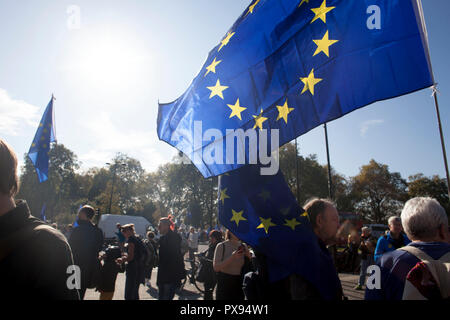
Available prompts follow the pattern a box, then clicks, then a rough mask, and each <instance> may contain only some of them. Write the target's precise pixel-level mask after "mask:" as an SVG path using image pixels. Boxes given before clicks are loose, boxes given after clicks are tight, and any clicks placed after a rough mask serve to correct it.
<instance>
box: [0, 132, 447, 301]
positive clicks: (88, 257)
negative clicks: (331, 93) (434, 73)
mask: <svg viewBox="0 0 450 320" xmlns="http://www.w3.org/2000/svg"><path fill="white" fill-rule="evenodd" d="M18 190H19V179H18V175H17V157H16V154H15V153H14V151H13V150H12V148H11V147H10V146H9V145H8V144H7V143H6V142H4V141H3V140H1V139H0V281H1V283H2V284H3V285H4V286H5V288H8V290H7V291H8V296H9V297H17V296H21V297H24V296H25V297H28V298H33V299H68V300H79V299H81V300H82V299H84V296H85V293H86V290H87V289H96V290H98V291H99V292H100V299H102V300H111V299H113V297H114V293H115V283H116V279H117V275H118V274H119V273H121V272H124V273H125V278H126V281H125V299H126V300H138V299H139V298H140V297H139V287H140V285H147V286H150V279H151V276H152V271H153V269H154V268H157V276H156V285H157V287H158V288H157V289H158V298H159V299H160V300H172V299H174V296H175V294H176V292H177V290H178V288H180V286H181V282H182V280H183V279H185V277H186V272H187V271H186V265H185V260H184V255H185V254H187V255H188V256H189V260H188V261H191V263H192V262H193V260H194V256H195V255H196V254H198V249H199V240H201V238H202V237H203V238H204V237H205V232H198V231H197V230H195V228H186V229H184V228H182V229H180V228H177V226H176V225H175V223H174V221H173V219H172V218H171V217H170V216H169V217H164V218H161V219H160V220H159V225H158V233H159V234H158V235H155V233H154V232H152V231H149V232H148V233H147V235H146V238H145V239H144V238H142V237H141V236H139V235H137V234H136V232H135V226H134V225H133V224H126V225H117V233H116V236H117V239H116V240H117V241H116V244H109V245H105V239H104V237H103V233H102V231H101V230H100V229H99V228H98V227H97V226H96V225H95V224H94V223H93V222H92V218H93V217H94V215H95V210H94V208H92V207H91V206H83V207H82V208H80V210H79V211H78V220H77V224H78V225H77V226H76V227H75V228H67V229H65V230H63V231H64V234H63V233H62V232H60V231H58V230H56V229H55V228H53V227H52V226H49V225H48V224H46V223H44V222H42V221H40V220H39V219H37V218H35V217H33V216H32V214H31V212H30V210H29V208H28V206H27V203H26V201H24V200H16V199H15V195H16V194H17V192H18ZM304 209H305V210H306V212H307V214H308V217H309V219H310V222H311V226H312V229H313V232H314V234H315V235H316V237H317V241H318V244H319V246H320V249H321V250H322V251H323V252H322V253H323V254H325V255H328V256H329V257H330V259H331V257H332V254H331V253H330V251H329V247H330V246H331V245H333V244H334V243H335V241H336V235H337V233H338V229H339V215H338V211H337V209H336V206H335V204H334V203H333V202H332V201H330V200H326V199H313V200H311V201H309V202H308V203H307V204H306V205H305V206H304ZM388 225H389V231H387V232H386V234H384V235H382V236H381V237H379V239H375V238H374V237H372V235H371V230H370V228H367V227H364V228H362V230H361V234H360V235H359V234H358V236H357V237H353V236H352V237H351V238H349V245H351V246H352V252H357V253H358V255H359V258H360V278H359V283H358V284H357V285H356V287H355V289H357V290H362V289H363V288H364V286H366V292H365V298H366V299H367V300H402V299H408V298H412V299H445V298H447V299H448V297H449V294H450V293H449V283H450V236H449V225H448V217H447V214H446V212H445V210H444V208H443V207H442V206H441V205H440V204H439V203H438V202H437V201H436V200H435V199H431V198H425V197H422V198H414V199H411V200H409V201H408V202H406V204H405V206H404V208H403V210H402V212H401V215H400V216H393V217H391V218H389V220H388ZM186 232H187V234H186ZM207 236H208V240H209V246H208V248H207V249H206V250H205V251H204V252H201V253H200V254H198V256H199V257H200V261H201V269H202V272H203V273H202V279H201V281H202V282H203V283H204V287H205V295H204V299H205V300H212V299H214V298H215V299H216V300H244V299H247V300H259V299H273V300H322V299H323V297H322V296H321V294H320V290H318V288H316V287H315V286H314V285H312V284H311V283H310V282H309V281H308V280H307V279H305V278H304V277H303V276H302V275H299V274H292V275H290V276H288V277H286V278H285V279H282V280H279V281H277V282H274V283H273V282H269V280H268V271H267V263H266V258H267V257H265V256H264V255H263V254H261V253H260V252H256V251H254V250H253V249H252V248H250V247H249V246H248V245H246V244H245V243H243V242H242V241H240V240H239V239H238V238H237V237H236V236H235V235H234V234H233V233H232V232H231V231H230V230H226V232H222V231H220V230H211V231H210V232H209V233H208V234H207ZM351 259H353V257H352V258H351ZM374 264H375V265H376V266H378V267H379V269H380V272H381V273H380V279H379V285H375V286H368V285H367V284H366V281H368V280H367V271H368V268H369V266H372V265H374ZM73 266H77V268H79V270H80V273H79V276H80V277H79V281H77V278H76V277H75V284H76V285H75V286H74V287H73V286H70V285H68V283H69V280H68V270H72V269H71V267H73ZM192 266H193V265H192V264H191V268H192ZM75 270H76V268H75ZM318 272H319V271H318ZM332 273H333V274H329V275H320V276H327V278H329V279H334V280H333V281H331V282H333V283H330V284H329V285H330V286H332V290H334V291H333V292H334V294H333V299H334V300H338V301H340V300H345V299H346V297H345V294H344V292H343V289H342V286H341V284H340V280H339V278H338V272H337V270H336V269H334V271H332ZM198 280H199V281H200V274H199V279H198ZM214 291H215V297H214Z"/></svg>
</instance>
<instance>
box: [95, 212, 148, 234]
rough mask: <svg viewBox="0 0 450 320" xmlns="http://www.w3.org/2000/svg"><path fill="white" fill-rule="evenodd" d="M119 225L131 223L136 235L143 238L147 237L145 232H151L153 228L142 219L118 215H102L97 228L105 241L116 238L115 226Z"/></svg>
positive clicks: (116, 230)
mask: <svg viewBox="0 0 450 320" xmlns="http://www.w3.org/2000/svg"><path fill="white" fill-rule="evenodd" d="M118 223H120V224H121V225H122V226H123V225H126V224H129V223H132V224H134V230H135V231H136V233H137V234H138V235H140V236H141V237H143V238H145V237H146V235H147V230H148V229H151V230H153V229H154V228H153V226H152V225H151V223H150V222H148V220H147V219H145V218H144V217H136V216H123V215H118V214H102V216H101V218H100V221H99V223H98V227H99V228H100V229H101V230H102V231H103V236H104V237H105V239H111V238H116V237H117V236H116V233H117V232H118V229H117V227H116V225H117V224H118Z"/></svg>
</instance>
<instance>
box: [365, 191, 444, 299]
mask: <svg viewBox="0 0 450 320" xmlns="http://www.w3.org/2000/svg"><path fill="white" fill-rule="evenodd" d="M401 221H402V224H403V226H404V228H405V231H406V234H407V235H408V237H409V238H410V239H411V240H412V242H411V243H410V244H409V245H407V246H406V247H405V249H408V247H414V248H416V249H419V250H421V251H422V252H423V253H425V254H427V255H428V256H429V257H431V258H432V259H434V260H438V259H440V258H441V257H442V256H443V255H445V254H447V253H448V252H450V244H449V241H450V239H449V232H448V218H447V214H446V213H445V210H444V208H443V207H442V206H441V205H440V204H439V202H437V201H436V200H435V199H431V198H413V199H411V200H409V201H408V202H406V204H405V207H404V208H403V211H402V214H401ZM420 261H421V260H420V259H419V258H418V257H416V256H415V255H414V254H412V253H410V252H408V251H404V250H402V249H400V250H395V251H393V252H389V253H386V254H385V255H383V256H382V257H381V259H380V260H379V262H378V263H377V265H378V266H379V267H380V272H381V274H380V276H381V277H380V279H379V280H380V281H379V284H380V286H379V287H378V289H377V288H370V286H367V289H366V296H365V299H366V300H402V299H403V294H404V287H405V281H406V278H407V275H408V273H409V272H410V271H411V269H413V268H414V267H415V266H416V264H417V263H418V262H420ZM447 281H450V279H447Z"/></svg>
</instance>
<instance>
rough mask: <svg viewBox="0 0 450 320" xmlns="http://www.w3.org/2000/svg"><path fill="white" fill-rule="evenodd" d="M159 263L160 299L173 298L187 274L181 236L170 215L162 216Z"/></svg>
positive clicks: (160, 222)
mask: <svg viewBox="0 0 450 320" xmlns="http://www.w3.org/2000/svg"><path fill="white" fill-rule="evenodd" d="M158 229H159V232H160V234H161V238H160V239H159V263H158V275H157V280H156V284H157V285H158V291H159V297H158V299H159V300H172V299H173V298H174V296H175V291H176V289H177V288H179V287H180V286H181V280H182V279H184V277H185V276H186V271H185V269H184V261H183V256H182V254H181V236H180V235H179V234H178V233H175V232H174V230H175V225H174V223H173V221H172V220H171V218H170V217H168V218H161V219H160V221H159V226H158Z"/></svg>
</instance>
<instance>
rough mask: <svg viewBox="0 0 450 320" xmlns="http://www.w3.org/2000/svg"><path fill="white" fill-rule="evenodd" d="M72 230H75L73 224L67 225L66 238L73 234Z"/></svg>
mask: <svg viewBox="0 0 450 320" xmlns="http://www.w3.org/2000/svg"><path fill="white" fill-rule="evenodd" d="M72 231H73V226H72V224H69V225H67V226H66V228H65V232H64V236H65V237H66V239H69V238H70V235H71V234H72Z"/></svg>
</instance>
